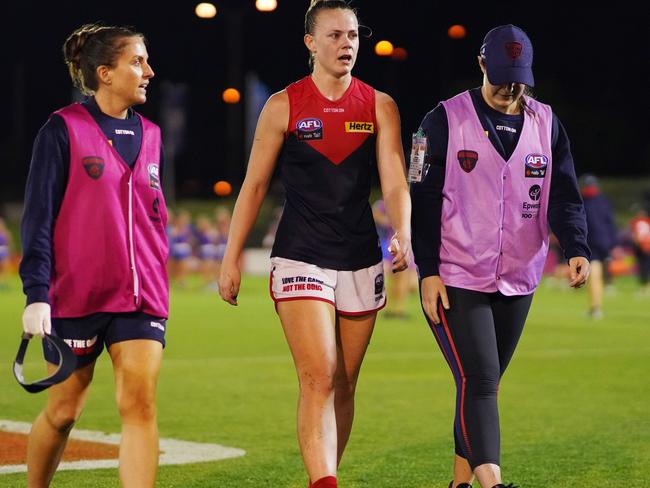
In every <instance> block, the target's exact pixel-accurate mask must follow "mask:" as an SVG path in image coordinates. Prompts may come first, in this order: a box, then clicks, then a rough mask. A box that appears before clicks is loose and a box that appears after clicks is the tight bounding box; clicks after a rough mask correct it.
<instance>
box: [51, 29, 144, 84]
mask: <svg viewBox="0 0 650 488" xmlns="http://www.w3.org/2000/svg"><path fill="white" fill-rule="evenodd" d="M129 37H139V38H140V39H142V41H143V42H146V40H145V37H144V35H142V34H141V33H139V32H136V31H135V30H133V29H131V28H130V27H115V26H108V25H101V24H86V25H83V26H81V27H79V28H78V29H77V30H76V31H74V32H73V33H72V34H70V36H69V37H68V38H67V39H66V40H65V42H64V43H63V58H64V60H65V64H67V65H68V70H69V71H70V78H72V83H74V85H75V86H76V87H77V88H79V90H81V91H82V92H83V93H84V94H86V95H92V94H93V93H94V92H96V91H97V88H98V87H99V81H98V79H97V68H98V67H99V66H109V67H114V63H115V60H116V59H117V58H118V56H119V55H120V54H121V52H122V50H123V49H124V46H125V45H126V44H127V43H126V42H125V39H126V38H129Z"/></svg>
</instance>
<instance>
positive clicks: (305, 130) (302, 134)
mask: <svg viewBox="0 0 650 488" xmlns="http://www.w3.org/2000/svg"><path fill="white" fill-rule="evenodd" d="M296 137H297V138H298V140H300V141H315V140H319V139H322V138H323V121H322V120H321V119H317V118H314V117H310V118H308V119H300V120H299V121H298V122H297V123H296Z"/></svg>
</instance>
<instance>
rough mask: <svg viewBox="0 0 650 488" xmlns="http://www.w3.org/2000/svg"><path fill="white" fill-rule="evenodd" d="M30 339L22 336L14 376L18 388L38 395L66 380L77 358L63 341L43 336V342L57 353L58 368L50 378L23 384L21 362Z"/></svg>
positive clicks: (26, 335) (47, 335) (29, 336)
mask: <svg viewBox="0 0 650 488" xmlns="http://www.w3.org/2000/svg"><path fill="white" fill-rule="evenodd" d="M31 338H32V335H31V334H28V333H26V332H24V333H23V335H22V340H21V341H20V347H19V348H18V354H16V360H15V361H14V376H15V377H16V380H17V381H18V383H20V386H22V387H23V388H25V390H27V391H28V392H29V393H38V392H39V391H43V390H45V389H46V388H49V387H50V386H52V385H56V384H57V383H61V382H62V381H64V380H66V379H67V378H68V377H69V376H70V375H71V374H72V372H73V371H74V370H75V369H76V367H77V356H75V354H74V352H72V349H70V346H68V345H67V344H66V343H65V342H64V341H63V339H60V338H59V337H57V336H55V335H50V334H45V336H43V341H47V342H49V343H50V344H51V345H52V346H53V347H54V348H55V349H56V350H57V352H58V353H59V364H58V367H57V369H56V371H55V372H54V374H53V375H52V376H49V377H47V378H44V379H42V380H39V381H35V382H34V383H25V378H24V377H23V361H24V360H25V353H26V352H27V346H28V345H29V340H30V339H31Z"/></svg>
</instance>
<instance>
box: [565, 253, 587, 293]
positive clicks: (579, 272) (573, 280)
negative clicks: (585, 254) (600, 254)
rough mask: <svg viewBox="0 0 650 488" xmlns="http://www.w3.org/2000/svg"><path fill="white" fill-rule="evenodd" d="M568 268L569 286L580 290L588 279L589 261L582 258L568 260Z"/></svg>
mask: <svg viewBox="0 0 650 488" xmlns="http://www.w3.org/2000/svg"><path fill="white" fill-rule="evenodd" d="M569 268H570V275H569V278H570V282H569V286H571V287H572V288H580V287H582V286H584V284H585V283H586V282H587V278H588V277H589V261H587V259H584V258H572V259H570V260H569Z"/></svg>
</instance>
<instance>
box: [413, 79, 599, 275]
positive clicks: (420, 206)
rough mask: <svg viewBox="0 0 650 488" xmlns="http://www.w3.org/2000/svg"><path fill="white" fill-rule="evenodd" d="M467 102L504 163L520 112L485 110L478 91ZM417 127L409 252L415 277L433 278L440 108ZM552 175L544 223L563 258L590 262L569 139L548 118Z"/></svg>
mask: <svg viewBox="0 0 650 488" xmlns="http://www.w3.org/2000/svg"><path fill="white" fill-rule="evenodd" d="M470 95H471V97H472V102H473V104H474V108H475V109H476V113H477V114H478V117H479V119H480V121H481V125H482V126H483V129H484V130H485V131H486V132H487V134H488V137H489V139H490V142H492V144H493V145H494V147H495V148H496V150H497V151H498V152H499V154H501V156H503V158H504V159H505V160H506V161H507V160H508V159H509V158H510V156H511V155H512V153H513V152H514V150H515V148H516V146H517V142H518V141H519V135H520V134H521V129H522V127H523V123H524V114H523V113H521V114H517V115H508V114H504V113H501V112H499V111H497V110H495V109H493V108H492V107H490V106H489V105H488V104H487V103H486V102H485V100H484V99H483V96H482V95H481V89H480V88H474V89H472V90H470ZM420 129H421V130H422V131H424V134H425V135H426V137H427V153H426V157H425V163H426V164H428V165H430V166H429V171H428V173H426V175H425V176H424V177H423V180H422V181H421V182H420V183H412V184H411V200H412V204H413V211H412V215H411V227H412V234H413V235H412V240H413V253H414V256H415V263H416V264H417V266H418V272H419V274H420V278H426V277H427V276H433V275H438V274H439V271H438V268H439V265H440V240H441V236H440V229H441V220H442V189H443V187H444V185H445V165H446V161H447V143H448V139H449V127H448V121H447V113H446V111H445V108H444V106H443V105H442V104H438V106H437V107H436V108H435V109H433V110H432V111H431V112H429V113H428V114H426V115H425V117H424V119H423V120H422V123H421V124H420ZM551 148H552V158H553V159H552V160H553V171H552V172H551V190H550V196H549V204H548V221H549V224H550V226H551V230H552V231H553V232H554V233H555V235H556V236H557V237H558V240H559V241H560V245H561V246H562V249H563V250H564V255H565V257H566V258H567V259H568V258H571V257H575V256H584V257H586V258H588V259H589V258H590V256H591V253H590V250H589V246H588V245H587V223H586V219H585V210H584V206H583V202H582V198H581V196H580V191H579V190H578V181H577V178H576V174H575V168H574V166H573V156H572V155H571V147H570V143H569V137H568V136H567V133H566V131H565V130H564V127H563V126H562V123H561V122H560V120H559V119H558V118H557V116H556V115H555V114H553V123H552V129H551Z"/></svg>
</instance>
